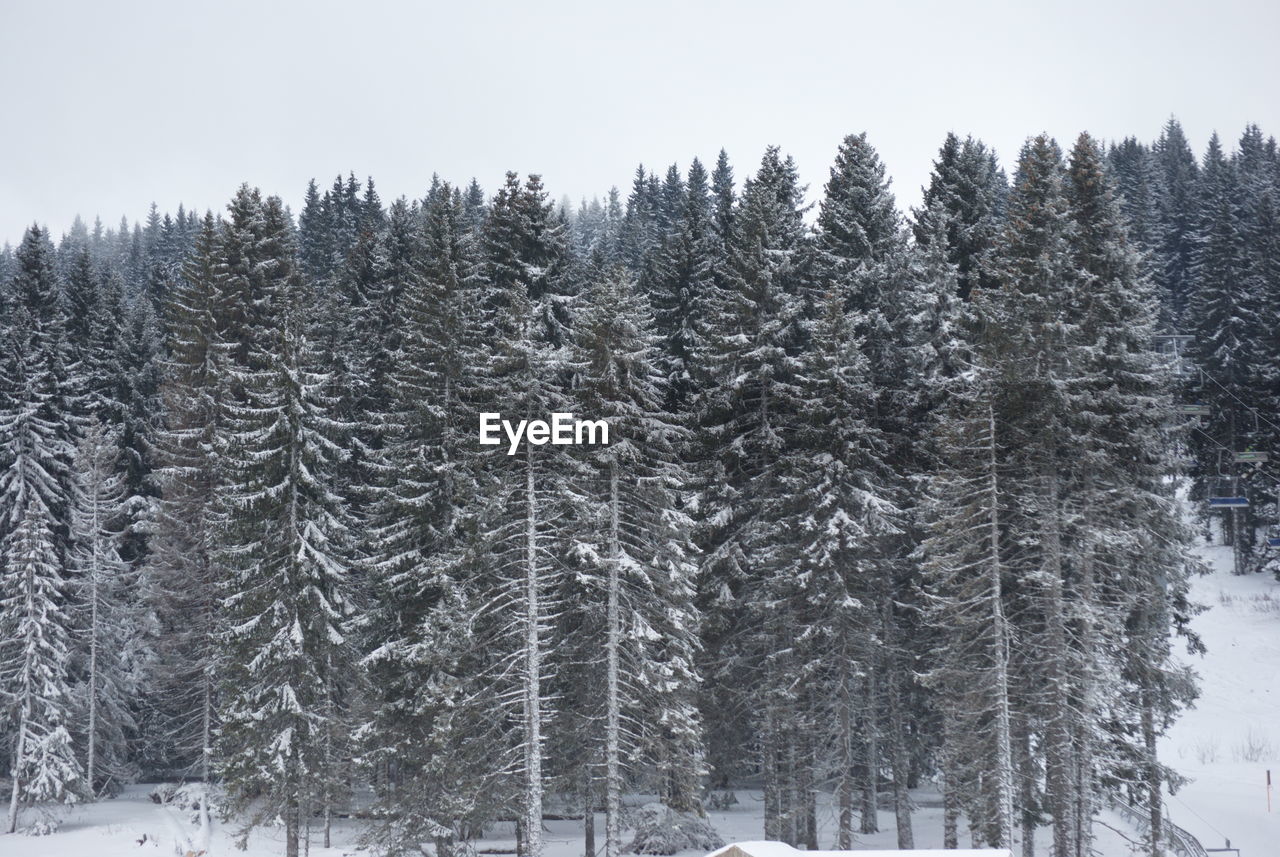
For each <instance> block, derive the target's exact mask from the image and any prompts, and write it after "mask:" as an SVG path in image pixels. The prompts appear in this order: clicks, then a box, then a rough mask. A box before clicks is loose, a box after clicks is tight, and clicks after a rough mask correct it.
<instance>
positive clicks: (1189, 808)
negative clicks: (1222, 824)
mask: <svg viewBox="0 0 1280 857" xmlns="http://www.w3.org/2000/svg"><path fill="white" fill-rule="evenodd" d="M1169 797H1171V798H1173V799H1174V800H1176V801H1177V802H1178V803H1180V804H1182V808H1183V809H1185V810H1186V811H1187V812H1189V813H1191V814H1192V815H1194V816H1195V817H1196V818H1198V819H1200V820H1201V821H1203V822H1204V824H1205V826H1206V827H1208V828H1209V829H1210V830H1212V831H1213V832H1214V833H1216V834H1218V835H1219V836H1221V837H1222V838H1223V839H1227V838H1228V836H1227V834H1225V833H1223V832H1222V831H1221V830H1219V829H1218V828H1216V827H1214V826H1213V825H1212V824H1210V823H1209V822H1208V820H1206V819H1205V817H1204V816H1202V815H1201V814H1200V813H1198V812H1196V811H1195V810H1194V809H1192V808H1191V807H1189V806H1187V804H1186V802H1185V801H1183V800H1182V798H1180V797H1178V796H1177V795H1175V794H1170V795H1169Z"/></svg>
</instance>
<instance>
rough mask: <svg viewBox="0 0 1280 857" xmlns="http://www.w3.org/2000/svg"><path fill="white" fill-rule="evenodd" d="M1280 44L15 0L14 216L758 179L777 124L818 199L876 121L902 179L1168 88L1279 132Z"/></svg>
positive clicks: (6, 213) (1130, 111) (1172, 29)
mask: <svg viewBox="0 0 1280 857" xmlns="http://www.w3.org/2000/svg"><path fill="white" fill-rule="evenodd" d="M1278 48H1280V3H1278V2H1276V0H1215V2H1207V0H1198V2H1184V0H1143V2H1126V0H1106V2H1098V0H1077V2H1052V3H1049V2H1025V0H1024V2H995V0H952V2H909V0H896V2H895V0H879V2H875V3H867V2H838V0H830V2H802V0H775V2H754V0H752V2H716V3H711V2H697V0H685V2H646V3H630V4H624V3H614V2H608V0H597V2H581V3H569V2H537V0H526V2H484V0H469V2H453V3H438V2H437V3H431V2H403V3H386V2H358V3H357V2H350V3H324V2H289V3H286V2H267V0H258V2H239V0H204V2H200V3H198V4H197V3H187V2H177V1H176V0H169V2H154V3H140V2H56V0H54V2H30V0H28V1H27V2H20V0H0V83H2V84H3V87H4V105H3V119H0V241H4V240H8V241H14V242H16V240H17V239H18V238H19V237H20V235H21V231H22V229H23V228H24V226H25V225H28V224H30V223H31V222H32V221H39V222H40V223H42V224H44V225H47V226H48V227H49V228H51V229H52V230H53V232H54V234H55V236H56V235H57V234H59V233H61V232H62V231H63V230H65V229H66V228H67V226H68V225H69V224H70V223H71V220H72V218H73V216H74V215H75V214H77V213H79V214H80V215H82V216H83V217H84V218H85V219H86V221H88V222H90V223H92V219H93V217H94V216H95V215H100V216H101V217H102V219H103V221H104V222H106V223H107V224H108V225H114V224H115V223H116V222H118V221H119V218H120V216H121V215H122V214H124V215H127V216H128V217H129V219H130V221H133V220H134V219H135V218H137V217H140V216H143V215H145V213H146V211H147V207H148V206H149V204H150V203H151V202H152V201H153V200H154V201H155V202H156V203H157V204H158V205H159V206H160V208H161V209H162V210H172V209H174V208H176V207H177V205H178V203H179V202H182V203H185V204H186V205H187V207H188V208H191V207H195V208H197V209H199V210H204V209H205V208H208V207H214V208H221V207H222V206H224V205H225V202H226V200H227V199H228V198H229V197H230V195H231V194H232V192H233V191H234V190H235V188H236V187H237V186H238V185H239V184H240V183H241V182H243V181H248V182H250V183H252V184H255V185H258V186H260V187H262V188H263V189H264V190H265V191H268V192H270V193H277V194H280V195H281V196H283V197H284V199H285V200H286V201H287V202H289V203H290V204H291V205H293V206H294V207H295V210H296V207H297V205H298V204H299V203H300V200H301V197H302V194H303V191H304V189H305V187H306V182H307V180H308V179H309V178H311V177H312V176H315V177H317V178H318V179H319V180H320V181H321V183H322V186H323V185H324V184H327V182H328V181H330V180H331V179H332V176H333V175H334V174H335V173H338V172H343V173H345V172H347V171H348V170H354V171H355V172H356V174H357V175H358V176H362V177H363V176H365V175H373V176H374V178H375V179H376V181H377V183H378V187H379V189H380V192H381V193H382V195H383V198H384V200H390V199H391V198H393V197H395V196H398V195H400V194H407V195H411V196H417V195H421V194H422V193H423V192H424V190H425V189H426V187H427V186H428V183H429V181H430V177H431V174H432V173H433V172H438V173H439V174H440V175H441V176H442V177H444V178H446V179H450V180H454V181H465V180H468V179H469V178H471V177H472V176H475V177H477V178H478V179H479V180H480V182H481V184H482V185H483V186H484V187H485V189H486V190H487V191H492V190H493V189H494V188H495V187H496V185H497V184H498V182H499V181H500V180H501V178H502V175H503V173H504V172H505V171H506V170H508V169H514V170H519V171H521V172H540V173H542V174H543V176H544V178H545V181H546V183H547V185H548V188H549V190H550V191H551V193H552V195H553V197H554V198H557V199H558V198H560V197H561V196H564V195H567V196H569V197H570V198H572V199H573V200H575V202H576V200H577V199H578V198H580V197H582V196H584V195H585V196H591V195H595V194H603V193H604V192H605V191H607V189H608V188H609V186H610V185H614V184H616V185H618V186H619V187H621V188H622V189H623V190H624V193H625V190H626V186H627V184H628V183H629V181H630V178H631V175H632V171H633V170H634V168H635V165H636V164H637V163H640V162H643V163H645V164H646V165H654V166H657V167H660V168H665V166H666V165H667V164H670V163H672V162H678V163H679V164H680V165H681V168H682V169H683V168H685V167H686V166H687V165H688V163H689V160H690V158H691V157H693V156H695V155H696V156H700V157H701V158H702V159H703V160H704V162H705V161H710V160H713V159H714V157H715V153H716V152H717V151H718V149H719V148H720V147H721V146H724V147H725V148H726V149H727V150H728V151H729V155H730V157H731V159H732V160H733V163H734V166H735V169H736V173H737V176H738V178H739V179H741V178H742V177H743V176H744V175H746V174H748V173H749V172H750V171H751V170H752V169H753V168H754V166H755V164H756V163H758V160H759V157H760V154H761V152H762V151H763V149H764V147H765V146H766V145H767V144H770V143H777V144H779V145H781V146H782V147H783V149H784V150H785V151H787V152H789V153H791V154H792V155H794V156H795V158H796V161H797V163H798V164H799V166H800V170H801V175H802V177H803V178H804V179H805V181H807V182H808V183H809V185H810V197H811V198H814V197H816V196H817V195H818V194H819V193H820V191H821V186H822V183H823V182H824V181H825V179H826V176H827V170H828V168H829V166H830V163H831V161H832V158H833V155H834V152H835V149H836V146H837V145H838V144H839V142H840V140H841V138H842V137H843V136H844V135H845V134H847V133H850V132H858V131H863V130H865V131H867V132H868V134H869V136H870V139H871V141H872V142H873V143H874V145H875V146H876V147H877V148H878V149H879V150H880V152H881V155H882V157H883V158H884V160H885V162H886V163H887V165H888V168H889V171H890V173H891V175H892V176H893V177H894V179H895V185H894V186H895V189H896V191H897V193H898V196H899V202H900V203H901V204H903V205H909V204H913V203H915V202H916V201H917V200H918V198H919V193H920V185H921V184H922V183H923V182H924V181H925V180H926V179H927V175H928V171H929V168H930V165H931V162H932V159H933V157H934V155H935V153H936V151H937V148H938V145H939V144H940V143H941V141H942V138H943V136H944V134H945V133H946V132H947V131H948V130H954V131H957V132H958V133H961V134H973V135H975V136H978V137H981V138H983V139H984V140H986V141H987V142H988V143H990V144H991V145H993V146H994V147H995V148H996V150H997V151H998V152H999V154H1000V156H1001V158H1002V161H1003V162H1004V163H1005V164H1006V166H1007V165H1009V164H1010V162H1011V161H1012V159H1013V158H1014V157H1015V156H1016V154H1017V150H1018V148H1019V146H1020V145H1021V143H1022V141H1023V140H1024V139H1025V138H1026V136H1028V135H1030V134H1033V133H1037V132H1040V131H1047V132H1049V133H1051V134H1053V135H1055V136H1057V137H1058V138H1059V140H1060V141H1062V142H1063V143H1064V145H1066V144H1067V143H1069V141H1070V139H1071V138H1073V137H1074V136H1075V135H1076V134H1077V133H1079V132H1080V131H1081V130H1083V129H1087V130H1089V131H1090V132H1092V133H1093V134H1094V135H1095V136H1098V137H1102V138H1108V139H1110V138H1117V137H1122V136H1125V135H1128V134H1135V135H1137V136H1139V137H1140V138H1142V139H1144V140H1149V139H1152V138H1154V137H1155V136H1156V135H1157V134H1158V132H1159V130H1160V126H1161V124H1162V123H1163V122H1164V121H1165V119H1167V118H1168V117H1169V115H1170V114H1176V115H1177V116H1178V117H1179V118H1180V119H1181V120H1182V122H1183V124H1184V126H1185V127H1186V129H1187V132H1188V134H1189V136H1190V138H1191V141H1192V144H1193V146H1194V147H1195V148H1196V150H1197V154H1198V153H1199V152H1200V151H1201V150H1202V149H1203V147H1204V145H1205V143H1206V142H1207V140H1208V137H1209V134H1210V132H1211V131H1213V130H1214V129H1217V130H1218V131H1219V132H1220V133H1221V134H1222V135H1223V136H1224V137H1225V138H1226V139H1227V140H1228V141H1229V143H1231V144H1232V145H1234V142H1235V140H1236V139H1238V137H1239V134H1240V132H1241V130H1242V129H1243V127H1244V125H1245V123H1246V122H1256V123H1258V124H1260V125H1262V128H1263V131H1264V132H1266V133H1267V134H1280V49H1278Z"/></svg>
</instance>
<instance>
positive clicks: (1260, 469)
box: [1191, 426, 1280, 483]
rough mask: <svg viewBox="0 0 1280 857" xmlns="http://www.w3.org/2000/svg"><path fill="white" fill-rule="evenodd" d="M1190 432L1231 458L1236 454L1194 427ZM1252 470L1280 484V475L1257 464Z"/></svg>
mask: <svg viewBox="0 0 1280 857" xmlns="http://www.w3.org/2000/svg"><path fill="white" fill-rule="evenodd" d="M1191 430H1192V431H1193V432H1195V433H1196V434H1198V435H1200V436H1201V437H1203V438H1204V439H1205V440H1207V441H1209V443H1211V444H1213V445H1214V446H1216V447H1218V449H1220V450H1222V451H1223V452H1226V453H1229V454H1231V455H1232V456H1234V455H1235V454H1236V453H1235V450H1233V449H1231V448H1229V447H1227V446H1226V445H1224V444H1223V443H1221V442H1220V441H1218V440H1217V439H1216V438H1214V437H1213V436H1212V435H1210V434H1208V433H1206V432H1204V431H1201V430H1200V429H1198V428H1196V427H1195V426H1191ZM1254 468H1255V470H1254V472H1255V473H1261V474H1263V475H1265V476H1270V477H1271V478H1272V479H1274V480H1275V481H1276V482H1277V483H1280V474H1276V473H1272V472H1271V471H1270V470H1268V469H1267V468H1265V467H1262V466H1261V465H1257V464H1255V465H1254Z"/></svg>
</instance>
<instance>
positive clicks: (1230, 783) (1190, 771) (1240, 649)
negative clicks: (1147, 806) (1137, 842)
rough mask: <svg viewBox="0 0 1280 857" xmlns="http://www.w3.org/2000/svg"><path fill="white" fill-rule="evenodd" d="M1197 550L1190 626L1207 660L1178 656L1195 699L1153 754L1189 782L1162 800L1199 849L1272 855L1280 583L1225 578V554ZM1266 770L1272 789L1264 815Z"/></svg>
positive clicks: (1278, 805)
mask: <svg viewBox="0 0 1280 857" xmlns="http://www.w3.org/2000/svg"><path fill="white" fill-rule="evenodd" d="M1202 553H1203V555H1204V557H1205V559H1206V560H1207V561H1208V562H1209V564H1210V566H1211V568H1212V569H1213V572H1212V574H1209V575H1206V576H1204V577H1201V578H1197V579H1196V580H1194V581H1193V582H1192V591H1191V592H1192V598H1193V599H1194V600H1195V601H1197V602H1199V603H1200V604H1202V605H1204V606H1205V607H1206V608H1208V609H1207V610H1206V611H1205V612H1204V613H1202V614H1200V615H1199V616H1197V617H1195V619H1194V620H1193V621H1192V623H1191V624H1192V627H1193V628H1194V629H1195V630H1196V631H1197V632H1198V633H1199V634H1200V635H1201V637H1202V638H1203V639H1204V643H1205V645H1206V646H1207V647H1208V653H1207V654H1205V655H1204V656H1203V657H1200V656H1189V655H1186V653H1185V650H1184V651H1183V653H1182V658H1183V660H1184V661H1186V662H1188V663H1190V664H1191V665H1192V666H1193V667H1194V668H1195V670H1196V672H1197V673H1199V675H1200V699H1198V700H1197V701H1196V706H1195V708H1194V709H1192V710H1190V711H1187V712H1185V713H1184V714H1183V715H1182V716H1181V717H1180V718H1179V720H1178V722H1177V723H1175V724H1174V725H1173V727H1172V728H1171V729H1170V730H1169V734H1168V735H1167V736H1166V737H1165V738H1164V741H1163V744H1162V745H1161V748H1160V751H1161V755H1162V756H1163V758H1164V759H1165V761H1167V762H1168V763H1169V764H1171V765H1172V766H1173V767H1174V768H1175V769H1177V770H1178V771H1180V772H1181V773H1183V774H1185V775H1187V776H1189V777H1191V778H1192V779H1193V782H1191V783H1190V784H1189V785H1187V786H1185V787H1183V788H1182V789H1180V790H1179V792H1178V794H1177V795H1171V796H1169V797H1168V798H1167V799H1166V803H1167V805H1168V809H1169V814H1170V818H1171V819H1172V820H1173V822H1174V823H1175V824H1177V825H1179V826H1180V827H1183V828H1186V829H1187V830H1188V831H1190V832H1191V833H1192V834H1194V835H1195V836H1196V837H1197V838H1199V840H1200V841H1201V843H1203V844H1204V846H1205V847H1206V848H1221V847H1223V846H1224V844H1225V840H1226V839H1227V838H1230V840H1231V845H1232V846H1233V847H1236V848H1239V849H1240V854H1241V857H1280V583H1277V582H1276V581H1275V580H1274V579H1273V578H1272V577H1271V576H1270V575H1261V574H1254V575H1247V576H1237V575H1234V574H1232V573H1231V553H1230V551H1229V550H1228V549H1227V548H1223V547H1218V546H1207V547H1205V548H1202ZM1267 769H1270V770H1271V773H1272V781H1273V782H1274V783H1276V785H1275V786H1273V787H1272V809H1273V811H1272V812H1271V813H1270V814H1268V812H1267V796H1266V772H1267Z"/></svg>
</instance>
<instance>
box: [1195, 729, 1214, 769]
mask: <svg viewBox="0 0 1280 857" xmlns="http://www.w3.org/2000/svg"><path fill="white" fill-rule="evenodd" d="M1196 761H1197V762H1199V763H1200V764H1202V765H1212V764H1213V763H1214V762H1216V761H1218V739H1217V738H1214V737H1212V736H1210V737H1208V738H1201V739H1200V740H1199V741H1196Z"/></svg>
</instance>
